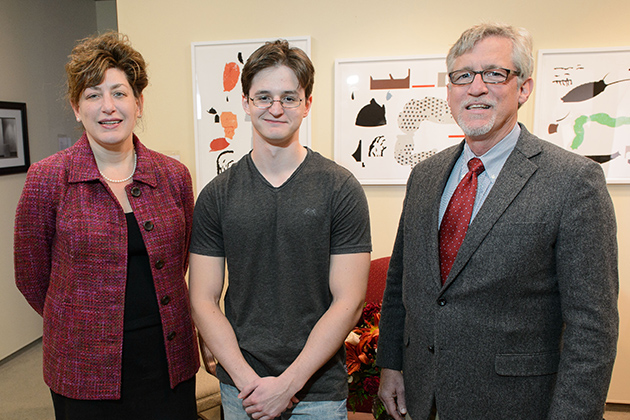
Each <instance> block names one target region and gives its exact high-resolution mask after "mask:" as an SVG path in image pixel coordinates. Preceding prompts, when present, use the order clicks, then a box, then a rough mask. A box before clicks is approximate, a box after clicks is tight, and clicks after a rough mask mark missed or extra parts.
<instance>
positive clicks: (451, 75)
mask: <svg viewBox="0 0 630 420" xmlns="http://www.w3.org/2000/svg"><path fill="white" fill-rule="evenodd" d="M493 70H503V71H506V72H507V75H506V76H505V80H503V81H501V82H487V81H486V80H485V79H484V78H483V75H484V74H485V73H487V72H490V71H493ZM461 71H464V72H468V73H472V74H473V77H472V79H470V82H468V83H455V82H454V81H453V74H454V73H458V72H461ZM520 73H521V72H520V71H518V70H511V69H506V68H503V67H494V68H491V69H485V70H480V71H475V70H466V69H461V70H455V71H452V72H450V73H448V79H449V81H450V82H451V83H452V84H453V85H455V86H466V85H470V84H472V83H473V82H474V81H475V78H476V77H477V75H480V76H481V81H482V82H484V83H485V84H487V85H500V84H503V83H507V81H508V79H509V78H510V75H514V76H517V77H518V76H519V75H520Z"/></svg>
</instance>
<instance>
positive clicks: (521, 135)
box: [378, 24, 618, 420]
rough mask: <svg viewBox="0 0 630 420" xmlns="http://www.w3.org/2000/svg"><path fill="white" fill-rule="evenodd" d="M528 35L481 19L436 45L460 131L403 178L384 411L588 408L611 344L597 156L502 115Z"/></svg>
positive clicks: (608, 219) (595, 399)
mask: <svg viewBox="0 0 630 420" xmlns="http://www.w3.org/2000/svg"><path fill="white" fill-rule="evenodd" d="M531 45H532V44H531V37H530V36H529V34H528V33H527V32H526V31H524V30H520V29H516V28H513V27H509V26H505V25H491V24H484V25H479V26H475V27H473V28H471V29H469V30H467V31H466V32H464V33H463V34H462V36H461V37H460V39H459V40H458V41H457V43H456V44H455V45H454V46H453V47H452V48H451V50H450V51H449V54H448V57H447V66H448V71H449V78H450V83H449V85H448V102H449V105H450V107H451V111H452V113H453V116H454V117H455V120H456V121H457V123H458V125H459V126H460V127H461V128H462V130H463V131H464V133H465V141H464V142H463V143H462V144H460V145H458V146H454V147H451V148H449V149H447V150H445V151H443V152H441V153H439V154H437V155H436V156H434V157H432V158H430V159H427V160H425V161H423V162H421V163H419V164H418V165H417V166H416V167H415V168H414V170H413V172H412V174H411V176H410V178H409V182H408V185H407V193H406V199H405V203H404V207H403V212H402V215H401V219H400V225H399V229H398V234H397V237H396V243H395V245H394V250H393V254H392V259H391V265H390V269H389V273H388V279H387V288H386V291H385V296H384V300H383V312H382V320H381V331H380V342H379V349H378V364H379V365H380V366H381V367H382V368H383V370H382V374H381V389H380V392H379V395H380V397H381V399H382V400H383V401H384V402H385V405H386V407H387V410H388V411H389V413H390V414H391V415H393V417H394V418H395V419H402V418H403V416H404V415H405V414H407V411H408V414H409V415H410V416H411V417H412V418H413V419H414V420H424V419H429V418H433V417H435V413H436V412H437V414H438V415H439V417H440V419H441V420H461V419H467V420H470V419H484V420H488V419H511V420H514V419H523V420H535V419H567V420H568V419H581V420H585V419H593V420H595V419H598V420H601V418H602V415H603V410H604V403H605V399H606V393H607V390H608V385H609V382H610V376H611V371H612V366H613V362H614V359H615V354H616V341H617V335H618V312H617V294H618V273H617V243H616V224H615V216H614V212H613V206H612V202H611V199H610V196H609V194H608V191H607V189H606V182H605V179H604V174H603V172H602V170H601V168H600V167H599V166H598V165H597V164H596V163H594V162H592V161H589V160H588V159H586V158H583V157H580V156H578V155H576V154H573V153H571V152H568V151H565V150H563V149H561V148H558V147H556V146H554V145H552V144H550V143H548V142H545V141H543V140H541V139H539V138H537V137H535V136H533V135H532V134H530V133H529V132H528V131H527V129H526V128H525V127H524V126H523V125H521V124H519V123H517V113H518V109H519V107H520V106H521V105H522V104H524V103H525V102H526V101H527V99H528V98H529V95H530V94H531V91H532V88H533V81H532V79H531V77H530V76H531V73H532V68H533V57H532V47H531Z"/></svg>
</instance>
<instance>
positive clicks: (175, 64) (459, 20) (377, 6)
mask: <svg viewBox="0 0 630 420" xmlns="http://www.w3.org/2000/svg"><path fill="white" fill-rule="evenodd" d="M117 4H118V23H119V28H120V30H121V31H122V32H125V33H127V34H128V35H129V36H130V38H131V40H132V42H133V43H134V45H135V46H136V47H137V48H138V49H139V50H140V51H141V52H142V53H143V54H144V56H145V58H146V59H147V60H148V62H149V64H150V75H151V81H152V84H151V86H149V88H148V90H147V91H146V95H145V97H146V111H145V124H144V125H145V130H144V132H143V133H142V132H141V133H140V136H141V138H143V140H144V141H145V143H147V144H148V145H149V146H150V147H152V148H154V149H157V150H169V151H177V152H178V153H179V154H180V156H181V159H182V161H183V162H184V163H185V164H187V165H188V166H189V167H190V169H191V172H192V173H195V172H194V170H195V168H194V164H195V163H194V162H195V156H194V132H193V108H192V105H193V101H192V82H191V64H190V63H191V57H190V44H191V42H199V41H218V40H229V39H253V38H266V37H292V36H303V35H310V36H311V37H312V49H311V56H312V58H313V61H314V63H315V67H316V69H317V77H316V83H315V90H314V98H315V99H314V105H313V111H312V127H313V128H312V147H313V148H314V149H315V150H318V151H320V152H321V153H323V154H324V155H326V156H329V157H333V117H334V107H333V92H334V61H335V59H338V58H353V57H375V56H404V55H418V54H444V53H446V51H447V50H448V48H449V46H450V45H451V44H452V43H453V42H454V41H455V40H456V39H457V37H458V35H459V34H460V32H461V31H462V30H463V29H465V28H467V27H469V26H471V25H473V24H475V23H478V22H479V21H481V20H498V21H504V22H509V23H512V24H514V25H518V26H524V27H526V28H528V29H529V30H530V31H531V32H532V34H533V36H534V39H535V49H549V48H577V47H609V46H627V45H630V31H628V29H627V28H628V16H630V2H627V1H625V0H616V1H615V0H602V1H598V2H590V3H588V4H587V5H584V4H579V3H575V2H573V1H570V0H558V1H555V2H550V1H548V0H532V1H528V2H519V3H518V4H519V5H518V6H515V5H514V4H515V3H514V2H502V3H493V4H492V5H487V4H482V3H462V2H461V1H460V0H456V1H455V0H443V1H434V2H427V1H418V0H413V1H410V0H392V1H389V2H384V1H374V0H363V1H351V0H348V1H337V0H334V1H333V0H319V1H302V0H297V1H293V2H288V3H287V2H285V3H282V4H278V3H276V4H272V3H261V2H259V1H252V0H240V1H234V2H216V1H207V0H187V1H182V2H174V1H172V0H169V1H167V0H118V3H117ZM520 117H521V118H520V120H521V121H522V122H524V123H525V124H526V125H527V126H528V127H529V128H530V129H531V128H532V126H533V97H532V98H531V99H530V101H529V103H528V104H526V105H525V106H524V107H523V108H522V110H521V114H520ZM365 190H366V192H367V195H368V200H369V203H370V211H371V215H372V233H373V240H374V253H373V255H374V256H375V257H378V256H383V255H388V254H389V253H390V252H391V247H392V243H393V239H394V234H395V230H396V226H397V222H398V217H399V214H400V209H401V204H402V199H403V195H404V188H403V187H399V186H381V187H375V186H370V187H366V188H365ZM610 191H611V194H612V196H613V200H614V202H615V206H616V211H617V215H618V218H619V244H620V255H621V256H622V258H621V266H620V272H621V279H622V284H623V288H622V295H621V298H620V306H622V307H626V308H628V307H630V259H628V258H627V257H626V258H623V256H624V255H625V256H627V255H628V250H629V249H630V226H629V224H628V223H629V222H628V220H627V216H626V218H623V217H621V215H628V214H629V212H630V185H613V186H610ZM622 315H623V318H622V336H623V337H622V342H621V343H620V346H619V351H620V360H619V361H618V363H617V369H616V371H615V376H614V378H613V387H612V390H611V394H610V399H611V400H615V401H626V402H630V380H628V378H630V313H629V312H628V309H626V311H625V312H624V313H623V314H622ZM624 382H625V384H624Z"/></svg>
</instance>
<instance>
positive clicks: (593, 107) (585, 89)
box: [534, 47, 630, 184]
mask: <svg viewBox="0 0 630 420" xmlns="http://www.w3.org/2000/svg"><path fill="white" fill-rule="evenodd" d="M534 133H535V134H536V135H537V136H539V137H541V138H544V139H547V140H549V141H551V142H553V143H555V144H557V145H559V146H561V147H563V148H565V149H567V150H571V151H573V152H575V153H578V154H580V155H583V156H586V157H588V158H590V159H592V160H594V161H595V162H598V163H599V164H601V165H602V169H603V170H604V173H605V174H606V179H607V182H608V183H611V184H615V183H619V184H621V183H623V184H627V183H630V47H625V48H597V49H567V50H540V51H539V52H538V69H537V78H536V107H535V111H534Z"/></svg>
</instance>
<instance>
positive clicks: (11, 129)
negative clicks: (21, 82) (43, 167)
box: [0, 102, 31, 175]
mask: <svg viewBox="0 0 630 420" xmlns="http://www.w3.org/2000/svg"><path fill="white" fill-rule="evenodd" d="M30 163H31V162H30V158H29V151H28V126H27V124H26V104H25V103H22V102H0V175H4V174H15V173H20V172H26V171H27V170H28V167H29V166H30Z"/></svg>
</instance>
